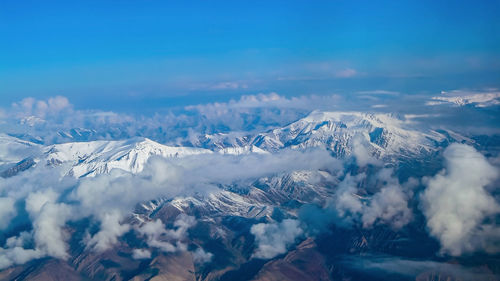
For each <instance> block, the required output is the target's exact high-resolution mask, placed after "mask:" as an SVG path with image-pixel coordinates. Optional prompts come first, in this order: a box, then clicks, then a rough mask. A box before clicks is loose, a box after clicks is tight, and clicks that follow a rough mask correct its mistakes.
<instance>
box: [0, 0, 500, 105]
mask: <svg viewBox="0 0 500 281" xmlns="http://www.w3.org/2000/svg"><path fill="white" fill-rule="evenodd" d="M499 14H500V1H462V0H458V1H427V0H424V1H343V0H339V1H156V0H144V1H138V0H136V1H120V2H119V3H118V2H116V1H11V0H2V1H1V2H0V97H1V98H0V106H8V105H10V104H12V103H13V102H16V101H19V100H21V99H23V98H25V97H34V98H38V99H44V98H48V97H51V96H57V95H62V96H66V97H68V98H69V99H70V100H71V102H72V103H73V104H74V105H75V106H76V107H77V108H98V109H103V110H115V111H140V110H146V109H151V108H152V109H157V108H163V107H175V106H185V105H189V104H200V103H206V102H217V101H227V100H229V99H233V98H238V97H240V96H242V95H249V94H257V93H270V92H277V93H279V94H280V95H284V96H287V97H292V96H300V95H309V94H315V95H331V94H343V95H350V94H351V93H353V92H355V91H370V90H385V91H398V92H404V93H407V94H429V95H434V94H436V93H439V92H441V91H450V90H456V89H470V90H482V89H490V88H500V85H499V84H500V19H499V17H498V15H499Z"/></svg>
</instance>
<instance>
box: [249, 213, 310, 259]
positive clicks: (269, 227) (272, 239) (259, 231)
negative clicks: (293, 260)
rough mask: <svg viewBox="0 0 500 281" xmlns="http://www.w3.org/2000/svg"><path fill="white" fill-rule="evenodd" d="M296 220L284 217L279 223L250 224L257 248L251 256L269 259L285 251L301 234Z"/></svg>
mask: <svg viewBox="0 0 500 281" xmlns="http://www.w3.org/2000/svg"><path fill="white" fill-rule="evenodd" d="M303 232H304V231H303V230H302V229H301V228H300V226H299V221H298V220H293V219H285V220H283V221H282V222H280V223H277V222H272V223H258V224H255V225H253V226H252V228H251V229H250V233H252V234H253V235H254V236H255V242H256V243H257V249H256V250H255V252H254V254H253V257H255V258H261V259H270V258H273V257H275V256H277V255H280V254H284V253H286V252H287V250H288V249H287V248H288V247H289V246H290V245H292V244H293V243H294V242H295V240H296V239H297V238H298V237H299V236H301V235H302V234H303Z"/></svg>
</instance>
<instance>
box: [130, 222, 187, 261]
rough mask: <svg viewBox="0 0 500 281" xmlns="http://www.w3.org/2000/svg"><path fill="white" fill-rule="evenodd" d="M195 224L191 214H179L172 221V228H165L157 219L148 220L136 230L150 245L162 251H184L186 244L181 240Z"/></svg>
mask: <svg viewBox="0 0 500 281" xmlns="http://www.w3.org/2000/svg"><path fill="white" fill-rule="evenodd" d="M195 224H196V220H195V218H194V217H192V216H187V215H185V214H180V215H178V216H177V218H176V220H175V222H174V227H175V228H174V229H167V228H166V226H165V224H163V222H162V221H161V220H159V219H157V220H154V221H149V222H146V223H144V224H143V225H141V226H140V227H138V228H137V231H138V232H139V233H140V234H141V235H143V236H145V237H146V243H147V244H148V246H150V247H154V248H158V249H160V250H162V251H164V252H176V251H186V250H187V245H186V244H184V243H183V242H182V240H185V239H186V238H187V230H188V229H189V228H190V227H192V226H193V225H195Z"/></svg>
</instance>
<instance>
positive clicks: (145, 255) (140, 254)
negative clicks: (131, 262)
mask: <svg viewBox="0 0 500 281" xmlns="http://www.w3.org/2000/svg"><path fill="white" fill-rule="evenodd" d="M132 258H134V259H136V260H141V259H150V258H151V252H150V251H149V250H147V249H134V250H132Z"/></svg>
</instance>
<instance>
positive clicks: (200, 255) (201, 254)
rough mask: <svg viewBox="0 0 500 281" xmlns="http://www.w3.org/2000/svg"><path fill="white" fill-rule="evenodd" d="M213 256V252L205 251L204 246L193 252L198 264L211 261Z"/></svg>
mask: <svg viewBox="0 0 500 281" xmlns="http://www.w3.org/2000/svg"><path fill="white" fill-rule="evenodd" d="M213 256H214V255H213V254H212V253H209V252H205V250H203V249H202V248H198V249H196V250H195V251H194V252H193V260H194V262H195V263H197V264H203V263H207V262H210V261H211V260H212V258H213Z"/></svg>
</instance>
